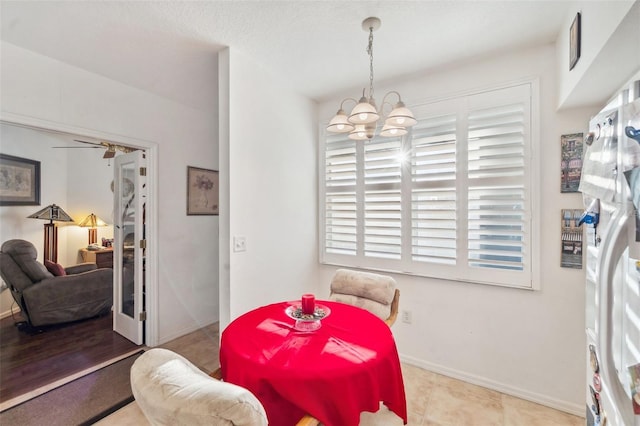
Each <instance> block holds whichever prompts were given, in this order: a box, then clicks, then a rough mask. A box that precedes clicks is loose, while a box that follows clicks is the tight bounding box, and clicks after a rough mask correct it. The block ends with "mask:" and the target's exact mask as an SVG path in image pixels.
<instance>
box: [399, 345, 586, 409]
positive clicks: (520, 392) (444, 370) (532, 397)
mask: <svg viewBox="0 0 640 426" xmlns="http://www.w3.org/2000/svg"><path fill="white" fill-rule="evenodd" d="M400 360H401V361H402V362H406V363H407V364H411V365H415V366H416V367H420V368H424V369H425V370H428V371H431V372H433V373H438V374H442V375H443V376H448V377H452V378H454V379H458V380H462V381H465V382H467V383H471V384H474V385H478V386H482V387H484V388H488V389H492V390H495V391H498V392H501V393H504V394H507V395H511V396H514V397H516V398H520V399H525V400H527V401H531V402H535V403H536V404H540V405H544V406H546V407H550V408H553V409H556V410H560V411H564V412H565V413H569V414H573V415H575V416H579V417H585V409H584V405H581V404H574V403H572V402H568V401H561V400H558V399H555V398H551V397H549V396H548V395H542V394H539V393H535V392H530V391H528V390H525V389H520V388H517V387H514V386H511V385H507V384H505V383H500V382H496V381H494V380H491V379H488V378H486V377H482V376H476V375H474V374H469V373H467V372H464V371H459V370H454V369H452V368H448V367H444V366H442V365H438V364H434V363H430V362H428V361H424V360H421V359H418V358H414V357H411V356H406V355H402V354H400Z"/></svg>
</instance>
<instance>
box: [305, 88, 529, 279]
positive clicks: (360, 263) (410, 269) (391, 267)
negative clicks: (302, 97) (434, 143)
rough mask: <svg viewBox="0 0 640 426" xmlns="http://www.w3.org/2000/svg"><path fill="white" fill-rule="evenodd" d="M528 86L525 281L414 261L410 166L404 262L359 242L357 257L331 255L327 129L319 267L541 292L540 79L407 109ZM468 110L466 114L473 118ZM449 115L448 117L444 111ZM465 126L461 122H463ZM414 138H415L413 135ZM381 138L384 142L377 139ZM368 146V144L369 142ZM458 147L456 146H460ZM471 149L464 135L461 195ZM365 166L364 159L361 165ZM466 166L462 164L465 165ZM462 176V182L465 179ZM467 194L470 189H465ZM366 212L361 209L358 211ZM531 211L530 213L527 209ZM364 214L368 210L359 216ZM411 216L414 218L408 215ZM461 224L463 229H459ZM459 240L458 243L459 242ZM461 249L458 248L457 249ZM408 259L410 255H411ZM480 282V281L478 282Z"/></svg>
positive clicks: (321, 149) (406, 169) (407, 167)
mask: <svg viewBox="0 0 640 426" xmlns="http://www.w3.org/2000/svg"><path fill="white" fill-rule="evenodd" d="M525 85H528V86H529V96H530V102H529V105H528V107H529V117H528V118H529V143H528V146H525V150H526V151H525V152H526V155H527V156H528V158H527V156H526V157H525V164H524V168H525V169H527V174H528V179H526V181H525V182H524V184H525V191H527V195H528V202H527V203H526V207H525V217H526V218H527V219H528V220H529V223H528V224H529V234H528V238H529V241H528V243H527V244H526V245H525V247H526V249H527V250H528V251H529V253H526V254H525V261H526V262H527V263H528V265H530V266H529V270H528V271H527V272H526V274H527V276H526V280H522V279H519V280H518V281H519V282H515V283H511V282H505V280H504V279H503V280H496V279H494V278H492V274H494V273H495V271H491V270H490V269H489V268H487V269H484V268H482V269H481V272H482V273H481V274H470V273H462V274H460V273H459V270H458V269H459V268H457V267H451V266H449V265H447V266H446V267H439V266H440V265H435V264H432V263H427V264H421V262H417V261H413V260H411V244H412V243H411V240H412V235H411V226H412V223H411V222H412V217H411V208H412V199H411V194H412V193H411V191H412V180H411V162H410V161H405V162H404V163H403V166H402V171H401V173H402V178H401V183H400V188H401V189H400V190H401V197H402V198H401V199H402V201H401V211H402V218H401V221H402V224H401V229H402V233H403V234H407V233H408V235H405V236H403V237H402V252H403V253H406V254H405V255H404V256H403V259H402V260H400V261H398V260H388V259H384V258H377V257H375V258H367V257H366V256H365V255H364V252H363V245H364V242H363V241H361V240H358V243H357V253H356V255H340V254H334V253H327V252H326V250H325V243H326V239H325V232H326V229H327V228H326V186H325V184H326V182H325V178H326V163H325V161H326V151H325V149H326V142H327V137H331V136H330V135H332V134H329V133H328V132H327V131H326V130H325V129H326V124H324V125H322V124H321V125H320V136H319V143H318V236H319V238H318V250H319V262H320V263H321V264H326V265H335V266H340V267H350V268H361V269H367V270H373V271H380V272H387V273H397V274H403V275H408V276H418V277H427V278H436V279H442V280H452V281H458V282H468V283H474V284H488V285H492V286H500V287H509V288H519V289H526V290H539V289H540V234H541V224H540V202H539V200H540V155H539V153H540V151H541V149H540V143H541V141H540V131H539V128H540V107H539V105H540V101H539V79H538V78H537V77H536V78H523V79H519V80H514V81H510V82H506V83H504V84H500V85H492V86H487V87H483V88H477V89H472V90H467V91H461V92H458V93H455V94H451V95H447V96H442V97H438V98H431V99H427V100H424V101H421V102H415V103H414V104H413V105H408V106H409V107H410V108H411V109H412V110H413V111H414V114H415V113H416V111H420V110H421V109H424V108H429V107H433V106H435V105H438V104H442V105H449V104H458V103H459V102H467V101H468V99H469V98H472V97H473V96H475V95H482V94H488V93H491V92H495V91H500V90H503V89H510V88H514V87H516V86H525ZM449 110H451V111H456V113H459V112H460V111H461V110H460V108H458V107H457V106H456V107H454V108H452V109H449V108H448V109H447V111H449ZM468 111H469V110H466V112H467V113H468ZM443 113H444V111H443ZM416 118H417V119H418V120H420V119H422V118H423V117H420V116H419V114H416ZM458 119H459V120H460V119H461V117H460V116H459V117H458ZM462 121H464V124H463V125H462V124H460V122H458V124H457V125H456V134H457V140H458V141H459V140H460V139H459V138H460V137H461V136H462V134H463V133H465V132H468V130H469V129H468V125H467V123H466V117H463V120H462ZM410 134H411V133H410ZM376 138H380V137H379V136H377V137H376ZM364 143H365V144H366V143H367V142H366V141H365V142H364ZM457 143H458V142H456V144H457ZM467 143H468V141H467V140H466V135H464V146H463V148H465V149H460V150H457V151H465V152H462V153H459V154H458V153H457V154H456V179H455V185H456V188H457V189H460V188H461V187H463V186H467V187H468V182H467V180H468V179H467V173H461V170H462V171H466V167H467V150H466V148H467ZM408 144H410V141H409V142H407V139H406V137H404V138H403V140H402V146H403V147H404V149H406V146H407V145H408ZM355 147H356V163H357V164H358V165H360V161H361V160H359V159H358V158H363V151H364V145H363V143H362V142H356V145H355ZM362 161H363V162H364V159H363V160H362ZM461 161H462V163H460V162H461ZM361 169H362V167H357V174H358V178H357V179H358V183H357V184H356V185H355V187H356V193H358V191H364V186H363V180H362V179H363V176H362V175H363V173H364V171H363V170H361ZM461 175H462V177H461ZM464 191H465V194H466V191H467V189H466V188H465V189H464ZM363 199H364V193H363V196H362V197H359V201H358V203H359V204H363V203H364V201H363ZM461 204H462V205H463V207H464V209H462V211H460V206H461ZM467 205H468V200H467V198H466V197H464V200H457V201H456V211H458V213H459V215H461V216H462V217H466V215H467V210H466V206H467ZM360 207H362V206H359V208H360ZM527 207H528V208H527ZM360 211H362V212H363V211H364V210H360ZM407 212H409V213H408V214H407ZM469 222H470V221H469V219H468V218H467V220H461V219H459V218H458V219H456V224H457V233H458V236H459V235H460V233H465V234H464V239H463V240H462V241H463V242H464V243H465V244H466V247H463V249H464V250H463V251H465V252H466V250H467V248H468V245H469V244H468V242H469V240H468V234H466V232H467V228H468V224H469ZM460 224H462V225H463V226H460ZM363 228H364V218H363V217H358V219H357V235H360V236H362V235H364V234H363ZM458 240H459V238H456V241H458ZM458 245H459V244H458ZM457 250H458V254H457V255H456V259H457V261H458V262H460V260H462V262H464V266H465V267H464V270H465V271H468V270H472V271H475V270H476V269H475V268H471V267H469V266H468V265H467V259H466V258H461V257H460V248H458V249H457ZM407 254H408V255H407ZM498 273H499V274H500V275H503V276H505V274H504V273H503V272H498ZM513 273H514V274H520V276H519V277H520V278H521V277H522V274H523V273H525V272H513ZM478 277H479V278H478Z"/></svg>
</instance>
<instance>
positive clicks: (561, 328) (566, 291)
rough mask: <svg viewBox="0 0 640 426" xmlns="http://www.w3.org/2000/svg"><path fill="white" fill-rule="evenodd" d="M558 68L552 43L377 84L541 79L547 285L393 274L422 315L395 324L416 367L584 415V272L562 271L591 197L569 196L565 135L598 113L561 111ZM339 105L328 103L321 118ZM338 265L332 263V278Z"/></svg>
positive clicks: (419, 87)
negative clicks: (564, 230)
mask: <svg viewBox="0 0 640 426" xmlns="http://www.w3.org/2000/svg"><path fill="white" fill-rule="evenodd" d="M555 65H556V64H555V51H554V46H552V45H549V46H546V47H540V48H536V49H532V50H528V51H521V52H518V53H515V54H511V55H509V56H504V57H497V58H491V59H487V60H484V61H482V62H477V63H473V64H468V65H466V66H464V67H461V68H452V69H447V70H442V71H441V72H438V73H428V74H426V75H424V76H422V77H416V78H413V79H409V80H406V79H405V80H402V81H397V82H396V83H395V84H387V85H384V84H383V85H381V87H376V92H377V93H385V92H386V91H387V90H390V89H395V90H398V91H399V92H400V93H401V94H402V96H403V99H405V102H406V103H407V105H411V104H419V103H421V102H424V101H428V100H429V99H433V98H437V97H441V96H447V95H450V94H453V93H458V92H461V91H467V90H474V89H478V88H485V87H489V86H492V85H498V84H502V83H505V82H509V81H514V80H518V79H521V78H523V77H538V78H539V82H540V114H541V117H540V118H541V128H540V151H539V153H540V155H541V159H542V166H541V170H540V173H539V176H540V177H541V179H540V188H539V189H540V196H539V199H540V209H541V217H542V218H543V221H544V223H543V229H542V232H541V250H540V253H539V255H540V261H541V265H542V271H541V284H540V290H539V291H527V290H519V289H511V288H501V287H491V286H486V285H479V284H468V283H461V282H455V281H444V280H437V279H429V278H420V277H411V276H404V275H393V276H394V277H395V278H396V280H397V282H398V285H399V288H400V290H401V298H400V309H401V310H409V311H411V312H412V314H413V323H412V324H404V323H402V321H398V322H396V324H395V325H394V328H393V330H394V335H395V337H396V340H397V344H398V349H399V352H400V354H401V357H402V359H403V360H405V361H407V362H409V363H413V364H416V365H419V366H422V367H425V368H427V369H429V370H434V371H437V372H441V373H443V374H447V375H450V376H454V377H458V378H462V379H464V380H467V381H470V382H473V383H477V384H480V385H483V386H487V387H490V388H494V389H497V390H500V391H502V392H505V393H508V394H513V395H516V396H520V397H523V398H526V399H530V400H534V401H537V402H540V403H543V404H546V405H549V406H553V407H556V408H559V409H563V410H566V411H570V412H574V413H576V414H582V413H583V411H584V394H585V391H584V365H583V364H584V359H585V346H584V345H585V343H584V342H585V337H584V300H585V294H584V270H574V269H564V268H560V217H561V215H560V210H561V209H562V208H577V209H579V208H581V207H582V200H581V197H580V195H579V194H561V193H560V170H559V165H560V136H561V135H562V134H567V133H576V132H582V131H585V130H586V129H587V126H588V119H589V117H590V114H592V113H593V112H595V110H593V109H585V110H580V111H571V112H566V113H563V114H557V113H556V112H555V110H556V108H555V107H556V91H557V86H556V75H555V70H556V68H555ZM347 95H348V94H345V96H347ZM338 102H339V99H336V100H334V101H332V102H328V103H326V104H323V105H321V107H320V113H319V117H320V120H325V121H326V120H328V119H329V118H330V117H331V116H332V114H334V113H335V108H336V105H338ZM335 269H336V268H335V267H331V266H324V267H322V273H321V276H322V279H323V281H324V282H325V283H329V282H330V279H331V276H332V274H333V272H334V271H335ZM325 289H326V290H325V291H328V284H326V285H325Z"/></svg>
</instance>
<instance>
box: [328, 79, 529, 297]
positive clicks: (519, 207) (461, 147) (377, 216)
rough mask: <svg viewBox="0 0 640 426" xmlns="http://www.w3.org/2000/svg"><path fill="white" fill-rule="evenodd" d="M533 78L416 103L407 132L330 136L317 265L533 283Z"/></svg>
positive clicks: (516, 284) (505, 283)
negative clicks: (387, 135)
mask: <svg viewBox="0 0 640 426" xmlns="http://www.w3.org/2000/svg"><path fill="white" fill-rule="evenodd" d="M534 84H535V82H526V83H523V84H517V85H513V86H509V87H503V88H499V89H494V90H490V91H485V92H482V93H474V94H469V95H466V96H462V97H457V98H451V99H446V100H441V101H437V102H432V103H428V104H423V105H418V106H412V110H413V112H414V114H415V115H416V119H417V120H418V123H417V124H416V125H415V126H414V127H413V128H411V130H410V132H409V133H408V134H407V135H405V136H403V137H398V138H383V137H375V138H374V139H372V140H371V141H367V142H364V143H363V142H357V141H352V140H350V139H348V137H347V135H346V134H338V135H334V134H327V135H326V137H325V138H324V140H323V143H322V144H321V145H322V146H321V148H320V150H321V153H322V155H321V156H320V157H321V159H320V203H319V204H320V217H321V220H320V244H321V247H320V253H321V262H323V263H329V264H335V265H341V266H348V267H361V268H367V269H376V270H382V271H390V272H400V273H407V274H412V275H421V276H428V277H437V278H443V279H451V280H459V281H468V282H480V283H485V284H495V285H503V286H513V287H521V288H535V285H534V281H535V279H534V278H535V277H534V273H535V271H536V268H535V264H536V262H537V256H536V244H537V241H536V240H537V239H536V238H535V236H536V233H535V232H534V229H533V223H535V221H534V219H535V218H536V217H537V215H536V213H535V212H536V211H537V209H535V208H534V191H533V189H534V187H535V185H534V180H533V176H534V173H533V170H534V168H533V164H534V163H533V155H532V152H533V150H532V143H533V138H532V130H531V129H532V105H533V104H534V103H533V102H532V93H534V92H535V91H534V90H533V89H532V87H534Z"/></svg>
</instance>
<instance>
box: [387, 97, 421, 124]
mask: <svg viewBox="0 0 640 426" xmlns="http://www.w3.org/2000/svg"><path fill="white" fill-rule="evenodd" d="M417 122H418V121H417V120H416V119H415V117H414V116H413V113H412V112H411V111H410V110H409V108H407V107H406V106H405V105H404V103H403V102H398V103H397V104H396V105H395V107H393V110H391V112H390V113H389V115H388V116H387V119H386V120H385V122H384V124H388V125H389V126H396V127H411V126H413V125H414V124H416V123H417Z"/></svg>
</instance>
